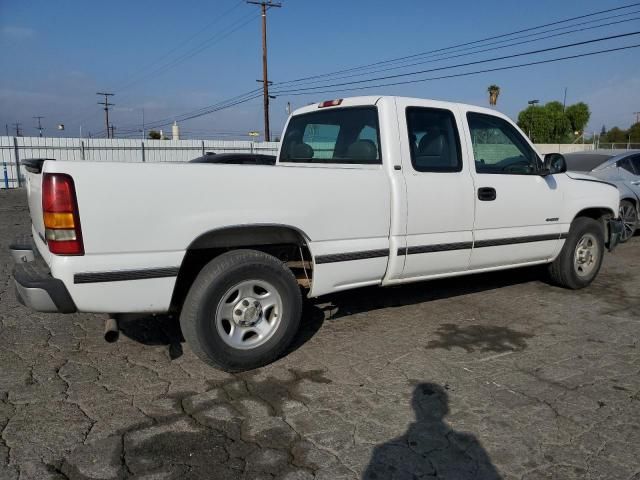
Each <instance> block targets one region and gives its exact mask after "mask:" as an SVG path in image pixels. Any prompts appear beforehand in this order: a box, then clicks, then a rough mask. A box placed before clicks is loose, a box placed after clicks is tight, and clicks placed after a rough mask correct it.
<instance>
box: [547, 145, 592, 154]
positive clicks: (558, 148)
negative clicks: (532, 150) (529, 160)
mask: <svg viewBox="0 0 640 480" xmlns="http://www.w3.org/2000/svg"><path fill="white" fill-rule="evenodd" d="M536 149H537V150H538V152H539V153H540V154H542V155H544V154H546V153H573V152H584V151H590V150H593V144H592V143H536Z"/></svg>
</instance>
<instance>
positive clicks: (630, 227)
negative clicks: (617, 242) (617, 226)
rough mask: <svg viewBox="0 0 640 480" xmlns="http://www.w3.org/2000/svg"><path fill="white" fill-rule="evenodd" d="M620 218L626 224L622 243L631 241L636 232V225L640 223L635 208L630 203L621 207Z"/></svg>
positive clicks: (621, 237)
mask: <svg viewBox="0 0 640 480" xmlns="http://www.w3.org/2000/svg"><path fill="white" fill-rule="evenodd" d="M620 218H621V219H622V223H623V224H624V228H623V229H622V234H621V235H620V239H621V240H622V241H625V240H629V239H630V238H631V237H632V236H633V234H634V232H635V230H636V223H637V221H638V218H637V214H636V209H635V207H634V206H633V205H631V204H628V203H623V204H622V205H620Z"/></svg>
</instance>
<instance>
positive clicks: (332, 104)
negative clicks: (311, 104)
mask: <svg viewBox="0 0 640 480" xmlns="http://www.w3.org/2000/svg"><path fill="white" fill-rule="evenodd" d="M341 103H342V99H341V98H338V99H336V100H327V101H326V102H322V103H320V104H319V105H318V108H326V107H337V106H338V105H340V104H341Z"/></svg>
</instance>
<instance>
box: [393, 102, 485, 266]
mask: <svg viewBox="0 0 640 480" xmlns="http://www.w3.org/2000/svg"><path fill="white" fill-rule="evenodd" d="M397 112H398V122H399V125H400V145H401V149H402V169H403V172H404V178H405V182H406V192H407V236H406V243H407V244H406V248H401V249H400V250H399V252H398V254H399V255H405V261H404V270H403V272H402V275H401V278H403V279H410V278H420V277H429V276H435V275H439V274H445V273H447V274H448V273H454V272H462V271H465V270H467V269H468V268H469V257H470V254H471V247H472V240H473V237H472V229H473V209H474V200H473V192H474V189H473V182H472V179H471V176H470V172H469V165H468V162H465V161H464V159H463V157H464V156H465V155H464V152H465V149H464V148H463V144H462V142H461V135H460V133H461V132H464V130H463V128H462V122H461V117H460V116H459V112H458V111H457V110H456V109H455V108H454V107H452V106H450V105H449V104H447V103H441V102H429V101H425V102H420V101H416V100H411V103H408V101H406V100H403V99H397Z"/></svg>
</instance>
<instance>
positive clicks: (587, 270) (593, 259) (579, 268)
mask: <svg viewBox="0 0 640 480" xmlns="http://www.w3.org/2000/svg"><path fill="white" fill-rule="evenodd" d="M599 250H600V249H599V247H598V241H597V240H596V238H595V237H594V236H593V235H592V234H590V233H587V234H585V235H583V237H582V238H581V239H580V241H579V242H578V244H577V245H576V251H575V254H574V259H573V266H574V268H575V271H576V273H577V274H578V276H580V277H587V276H589V275H591V273H592V272H593V270H594V269H595V268H596V265H597V264H598V258H599V256H600V251H599Z"/></svg>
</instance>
